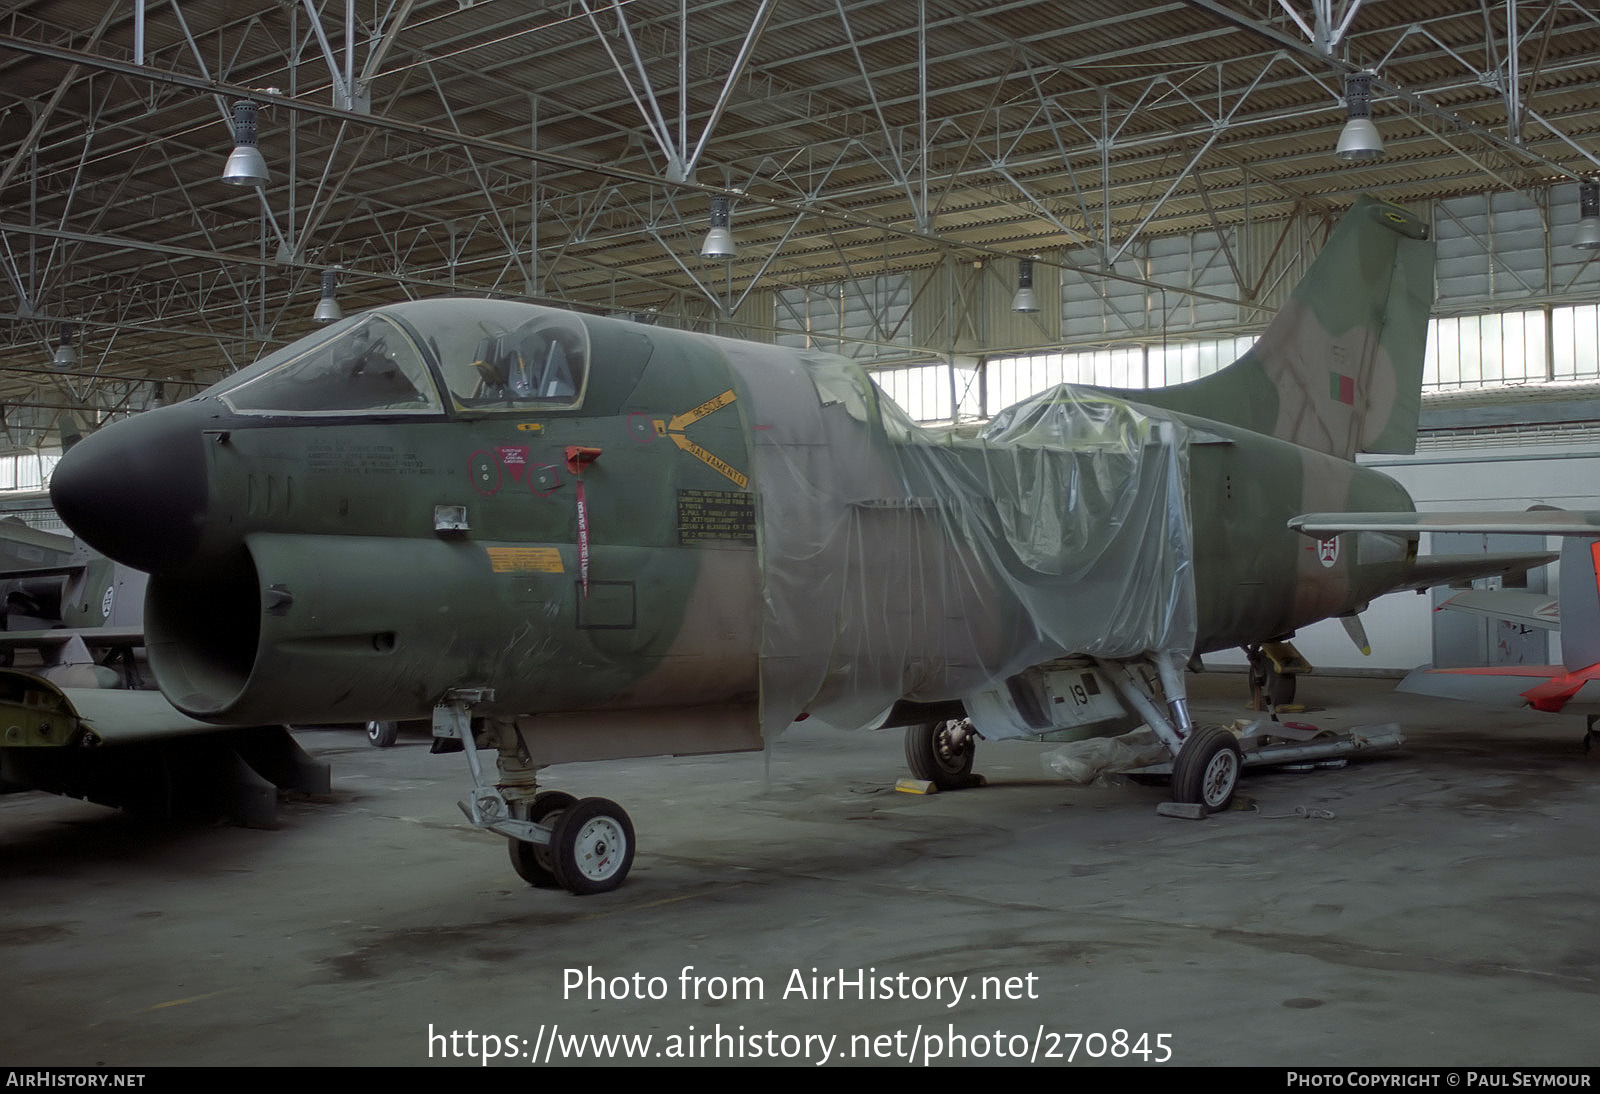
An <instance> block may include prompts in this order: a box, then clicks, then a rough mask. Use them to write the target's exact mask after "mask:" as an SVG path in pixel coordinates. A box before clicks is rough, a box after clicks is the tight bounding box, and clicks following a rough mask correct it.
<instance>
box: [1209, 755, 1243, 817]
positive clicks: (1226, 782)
mask: <svg viewBox="0 0 1600 1094" xmlns="http://www.w3.org/2000/svg"><path fill="white" fill-rule="evenodd" d="M1238 778H1239V758H1238V757H1237V756H1236V755H1234V752H1233V750H1232V749H1226V748H1225V749H1223V750H1222V751H1221V752H1218V753H1217V754H1216V755H1215V756H1213V757H1211V762H1210V763H1209V764H1207V765H1206V773H1205V778H1204V779H1203V780H1202V782H1201V786H1202V793H1203V794H1204V796H1205V801H1206V804H1207V805H1210V806H1220V805H1221V804H1222V803H1223V802H1225V801H1227V800H1228V795H1229V794H1230V793H1232V792H1233V786H1234V783H1235V782H1237V781H1238Z"/></svg>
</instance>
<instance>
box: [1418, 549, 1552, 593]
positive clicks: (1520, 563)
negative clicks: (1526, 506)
mask: <svg viewBox="0 0 1600 1094" xmlns="http://www.w3.org/2000/svg"><path fill="white" fill-rule="evenodd" d="M1557 557H1558V556H1557V554H1556V552H1554V551H1494V552H1490V553H1488V554H1473V555H1423V556H1421V557H1420V558H1418V559H1417V560H1416V561H1415V562H1413V563H1412V564H1411V571H1410V575H1409V576H1408V577H1407V579H1406V580H1405V582H1404V583H1402V584H1399V585H1396V586H1394V588H1393V589H1392V590H1391V591H1394V592H1397V591H1399V590H1401V589H1431V588H1433V587H1434V586H1435V585H1459V584H1462V583H1463V582H1467V581H1476V580H1477V579H1478V578H1480V577H1497V576H1498V577H1506V576H1508V575H1510V574H1517V573H1526V572H1527V571H1529V570H1533V569H1537V568H1538V567H1540V566H1544V565H1547V564H1548V563H1551V562H1554V561H1555V560H1556V558H1557Z"/></svg>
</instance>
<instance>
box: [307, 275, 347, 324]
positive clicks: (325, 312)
mask: <svg viewBox="0 0 1600 1094" xmlns="http://www.w3.org/2000/svg"><path fill="white" fill-rule="evenodd" d="M311 318H313V319H315V320H316V321H317V322H318V323H337V322H338V321H339V320H341V319H343V318H344V309H343V308H341V307H339V271H338V270H337V269H332V270H323V271H322V299H321V300H318V301H317V310H316V311H315V312H314V313H313V314H312V316H311Z"/></svg>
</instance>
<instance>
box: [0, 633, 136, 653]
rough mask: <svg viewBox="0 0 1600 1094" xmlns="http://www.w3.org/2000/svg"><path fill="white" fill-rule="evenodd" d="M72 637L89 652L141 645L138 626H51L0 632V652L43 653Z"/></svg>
mask: <svg viewBox="0 0 1600 1094" xmlns="http://www.w3.org/2000/svg"><path fill="white" fill-rule="evenodd" d="M74 638H81V639H83V644H84V645H85V646H88V647H89V648H90V649H116V648H119V647H121V646H142V645H144V628H142V627H51V628H50V629H48V630H40V631H0V650H16V649H27V650H47V649H53V648H54V647H56V646H62V645H65V644H66V643H68V642H70V641H72V640H73V639H74Z"/></svg>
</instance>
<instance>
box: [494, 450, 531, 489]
mask: <svg viewBox="0 0 1600 1094" xmlns="http://www.w3.org/2000/svg"><path fill="white" fill-rule="evenodd" d="M495 451H496V452H497V453H499V455H500V462H501V463H502V464H504V465H505V469H506V470H507V471H509V472H511V481H512V482H521V481H522V471H523V469H524V468H525V467H527V466H528V448H527V446H526V445H509V444H505V445H501V446H500V447H499V448H496V449H495Z"/></svg>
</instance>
